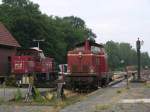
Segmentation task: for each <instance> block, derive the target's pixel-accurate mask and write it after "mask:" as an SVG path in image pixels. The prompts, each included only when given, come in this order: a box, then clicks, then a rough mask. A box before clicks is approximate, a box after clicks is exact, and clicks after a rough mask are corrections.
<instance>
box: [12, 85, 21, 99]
mask: <svg viewBox="0 0 150 112" xmlns="http://www.w3.org/2000/svg"><path fill="white" fill-rule="evenodd" d="M14 99H15V101H20V100H21V99H22V93H21V91H20V89H19V88H18V89H17V92H16V93H15V96H14Z"/></svg>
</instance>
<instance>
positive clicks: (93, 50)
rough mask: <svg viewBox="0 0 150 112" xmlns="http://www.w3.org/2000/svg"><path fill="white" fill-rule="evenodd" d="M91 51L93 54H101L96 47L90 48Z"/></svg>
mask: <svg viewBox="0 0 150 112" xmlns="http://www.w3.org/2000/svg"><path fill="white" fill-rule="evenodd" d="M91 51H92V52H93V53H100V52H101V49H100V48H99V47H97V46H91Z"/></svg>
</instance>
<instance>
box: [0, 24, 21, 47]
mask: <svg viewBox="0 0 150 112" xmlns="http://www.w3.org/2000/svg"><path fill="white" fill-rule="evenodd" d="M0 44H1V45H6V46H12V47H20V45H19V43H18V42H17V41H16V39H15V38H14V37H13V36H12V35H11V33H10V32H9V31H8V30H7V28H6V27H5V26H4V25H3V24H2V23H1V22H0Z"/></svg>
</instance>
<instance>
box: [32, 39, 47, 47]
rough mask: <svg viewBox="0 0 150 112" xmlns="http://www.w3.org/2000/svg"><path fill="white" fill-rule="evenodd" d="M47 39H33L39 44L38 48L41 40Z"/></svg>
mask: <svg viewBox="0 0 150 112" xmlns="http://www.w3.org/2000/svg"><path fill="white" fill-rule="evenodd" d="M44 41H45V40H44V39H39V40H38V39H33V42H37V44H38V48H39V49H40V42H44Z"/></svg>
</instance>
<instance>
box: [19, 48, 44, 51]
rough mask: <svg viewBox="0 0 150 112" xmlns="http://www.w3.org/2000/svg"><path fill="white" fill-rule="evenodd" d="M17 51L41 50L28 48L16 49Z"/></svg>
mask: <svg viewBox="0 0 150 112" xmlns="http://www.w3.org/2000/svg"><path fill="white" fill-rule="evenodd" d="M17 50H18V51H36V52H37V51H42V50H40V49H36V48H34V47H33V48H28V49H24V48H18V49H17Z"/></svg>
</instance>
